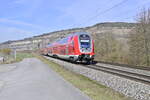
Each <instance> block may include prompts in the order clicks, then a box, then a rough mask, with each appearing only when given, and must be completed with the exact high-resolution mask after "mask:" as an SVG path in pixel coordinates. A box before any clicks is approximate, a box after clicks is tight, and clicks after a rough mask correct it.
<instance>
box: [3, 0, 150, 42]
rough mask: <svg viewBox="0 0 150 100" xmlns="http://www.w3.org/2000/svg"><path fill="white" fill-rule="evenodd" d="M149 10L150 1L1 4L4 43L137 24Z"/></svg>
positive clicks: (17, 0)
mask: <svg viewBox="0 0 150 100" xmlns="http://www.w3.org/2000/svg"><path fill="white" fill-rule="evenodd" d="M122 1H123V3H120V2H122ZM117 4H119V5H117ZM115 5H116V6H115ZM114 6H115V7H114ZM149 7H150V0H0V43H1V42H5V41H8V40H18V39H23V38H27V37H31V36H36V35H41V34H43V33H48V32H53V31H58V30H62V29H69V28H77V27H86V26H91V25H94V24H96V23H101V22H135V18H136V15H137V14H138V13H139V12H140V11H141V9H142V8H149Z"/></svg>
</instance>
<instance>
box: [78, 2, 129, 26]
mask: <svg viewBox="0 0 150 100" xmlns="http://www.w3.org/2000/svg"><path fill="white" fill-rule="evenodd" d="M127 1H129V0H122V1H121V2H119V3H117V4H115V5H113V6H111V7H110V8H107V9H105V10H103V11H101V12H98V13H97V14H96V15H94V16H92V17H90V18H88V19H87V20H86V21H84V22H82V23H80V24H78V26H80V25H83V24H86V23H89V22H90V21H92V20H93V19H95V18H97V17H99V16H100V15H103V14H105V13H107V12H109V11H111V10H112V9H114V8H116V7H118V6H120V5H122V4H124V3H126V2H127ZM98 9H99V8H98ZM98 9H97V10H98Z"/></svg>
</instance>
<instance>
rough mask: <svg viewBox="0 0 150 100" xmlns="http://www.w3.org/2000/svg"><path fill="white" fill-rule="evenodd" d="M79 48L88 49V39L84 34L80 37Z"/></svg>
mask: <svg viewBox="0 0 150 100" xmlns="http://www.w3.org/2000/svg"><path fill="white" fill-rule="evenodd" d="M80 44H81V48H90V37H89V36H88V35H86V34H83V35H80Z"/></svg>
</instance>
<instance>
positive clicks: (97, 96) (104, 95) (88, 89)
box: [34, 54, 132, 100]
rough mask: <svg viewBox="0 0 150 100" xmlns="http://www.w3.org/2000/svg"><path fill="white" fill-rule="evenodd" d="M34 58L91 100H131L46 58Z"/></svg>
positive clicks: (38, 56)
mask: <svg viewBox="0 0 150 100" xmlns="http://www.w3.org/2000/svg"><path fill="white" fill-rule="evenodd" d="M34 56H35V57H37V58H38V59H40V60H41V61H43V62H44V63H46V64H48V65H49V66H50V67H51V68H52V69H53V70H54V71H55V72H57V73H58V74H60V75H61V76H62V77H63V78H64V79H65V80H67V81H69V82H70V83H71V84H73V85H74V86H75V87H77V88H79V89H80V90H81V91H82V92H83V93H85V94H86V95H88V96H89V97H90V98H91V99H92V100H132V99H131V98H127V97H125V96H123V95H122V94H120V93H118V92H114V91H113V90H112V89H110V88H107V87H105V86H103V85H100V84H98V83H97V82H96V81H93V80H90V79H89V78H87V77H84V76H82V75H79V74H76V73H74V72H71V71H69V70H67V69H64V68H63V67H61V65H59V64H56V63H54V62H52V61H49V60H47V59H46V58H44V57H42V56H40V55H37V54H34Z"/></svg>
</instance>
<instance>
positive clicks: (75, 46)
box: [41, 32, 94, 63]
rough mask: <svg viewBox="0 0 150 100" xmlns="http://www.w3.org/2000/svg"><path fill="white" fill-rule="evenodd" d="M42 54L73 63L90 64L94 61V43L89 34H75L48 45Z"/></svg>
mask: <svg viewBox="0 0 150 100" xmlns="http://www.w3.org/2000/svg"><path fill="white" fill-rule="evenodd" d="M41 52H42V54H44V55H49V56H54V57H58V58H61V59H66V60H69V61H71V62H78V61H79V62H86V63H88V62H92V61H93V59H94V41H93V40H92V38H91V36H90V35H89V34H88V33H87V32H75V33H73V34H69V35H68V36H67V37H65V38H62V39H60V40H58V41H56V42H54V43H52V44H49V45H47V47H46V48H44V49H42V51H41Z"/></svg>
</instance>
